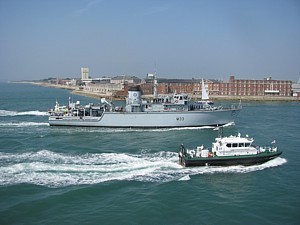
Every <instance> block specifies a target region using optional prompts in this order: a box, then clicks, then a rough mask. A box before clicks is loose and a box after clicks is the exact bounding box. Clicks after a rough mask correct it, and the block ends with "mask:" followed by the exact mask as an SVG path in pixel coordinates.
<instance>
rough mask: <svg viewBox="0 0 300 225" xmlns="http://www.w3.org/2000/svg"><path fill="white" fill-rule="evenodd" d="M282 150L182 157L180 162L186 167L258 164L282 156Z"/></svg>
mask: <svg viewBox="0 0 300 225" xmlns="http://www.w3.org/2000/svg"><path fill="white" fill-rule="evenodd" d="M281 154H282V152H266V153H260V154H258V155H255V156H253V155H250V156H227V157H226V156H224V157H216V156H215V157H212V158H206V159H204V158H201V159H200V158H185V157H180V158H179V163H180V164H181V165H183V166H185V167H192V166H234V165H243V166H251V165H257V164H263V163H265V162H267V161H269V160H272V159H274V158H276V157H278V156H280V155H281Z"/></svg>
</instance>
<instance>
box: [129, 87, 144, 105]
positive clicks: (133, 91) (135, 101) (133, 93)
mask: <svg viewBox="0 0 300 225" xmlns="http://www.w3.org/2000/svg"><path fill="white" fill-rule="evenodd" d="M127 104H128V105H140V104H141V90H140V87H139V86H136V87H130V88H129V89H128V98H127Z"/></svg>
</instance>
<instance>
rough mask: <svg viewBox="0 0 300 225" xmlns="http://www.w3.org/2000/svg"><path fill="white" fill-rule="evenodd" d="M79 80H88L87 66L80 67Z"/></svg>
mask: <svg viewBox="0 0 300 225" xmlns="http://www.w3.org/2000/svg"><path fill="white" fill-rule="evenodd" d="M81 81H82V82H90V76H89V68H88V67H81Z"/></svg>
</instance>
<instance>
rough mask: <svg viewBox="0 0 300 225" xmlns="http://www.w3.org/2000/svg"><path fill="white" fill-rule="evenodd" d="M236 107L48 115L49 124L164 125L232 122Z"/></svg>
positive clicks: (130, 126) (85, 125)
mask: <svg viewBox="0 0 300 225" xmlns="http://www.w3.org/2000/svg"><path fill="white" fill-rule="evenodd" d="M238 112H239V109H230V110H212V111H185V112H104V113H103V114H102V116H101V117H91V116H85V117H77V116H63V117H58V116H50V117H49V124H50V126H83V127H111V128H167V127H199V126H210V125H223V124H227V123H230V122H234V119H235V117H236V115H237V113H238Z"/></svg>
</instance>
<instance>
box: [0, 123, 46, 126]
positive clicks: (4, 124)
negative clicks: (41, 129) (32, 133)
mask: <svg viewBox="0 0 300 225" xmlns="http://www.w3.org/2000/svg"><path fill="white" fill-rule="evenodd" d="M37 126H49V124H48V123H36V122H20V123H14V122H10V123H0V127H37Z"/></svg>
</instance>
